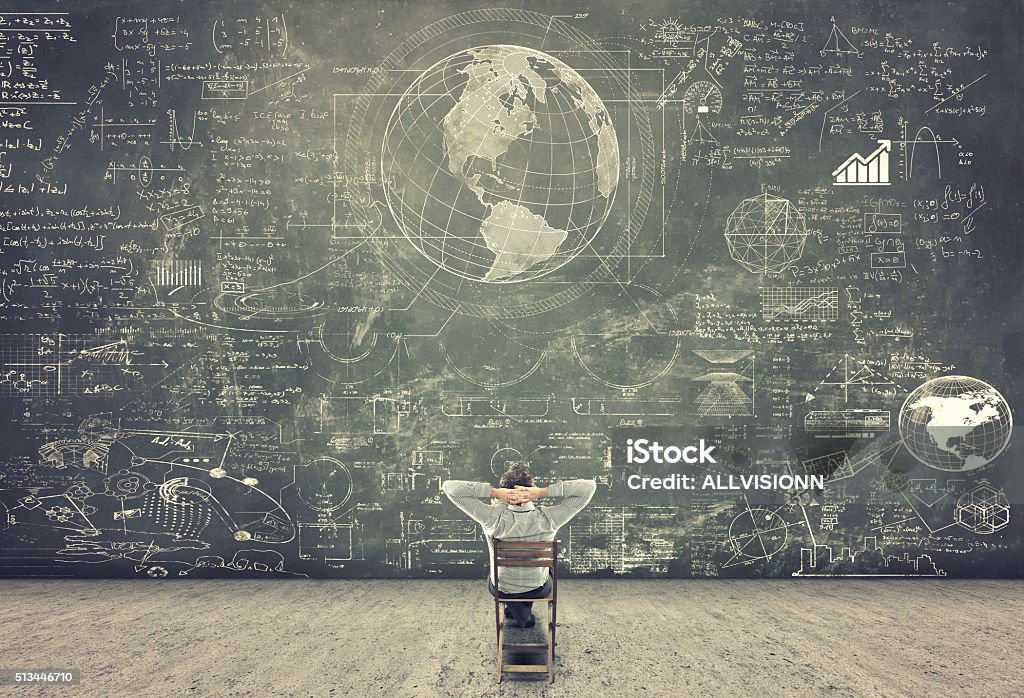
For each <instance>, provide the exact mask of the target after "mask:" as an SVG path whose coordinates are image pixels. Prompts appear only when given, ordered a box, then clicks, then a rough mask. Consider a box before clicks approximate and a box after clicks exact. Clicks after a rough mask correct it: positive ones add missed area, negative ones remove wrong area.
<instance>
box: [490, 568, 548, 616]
mask: <svg viewBox="0 0 1024 698" xmlns="http://www.w3.org/2000/svg"><path fill="white" fill-rule="evenodd" d="M487 590H488V591H489V592H491V596H493V597H495V598H497V597H498V596H499V595H500V596H502V597H504V598H506V599H543V598H544V597H545V596H547V595H548V594H550V593H551V577H548V581H546V582H544V586H540V587H537V588H536V589H531V590H530V591H524V592H521V593H519V594H510V593H508V592H505V591H502V592H500V594H499V591H498V590H497V589H495V588H494V580H493V579H491V578H488V579H487ZM532 611H533V604H532V603H507V604H505V617H506V618H511V619H512V620H514V621H515V622H516V625H518V626H519V627H520V628H525V627H526V624H527V623H528V622H529V621H530V616H531V615H533V613H532Z"/></svg>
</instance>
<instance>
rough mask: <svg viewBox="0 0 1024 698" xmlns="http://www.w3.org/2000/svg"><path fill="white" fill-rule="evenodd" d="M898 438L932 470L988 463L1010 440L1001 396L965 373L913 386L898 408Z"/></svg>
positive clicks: (958, 469)
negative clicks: (912, 389)
mask: <svg viewBox="0 0 1024 698" xmlns="http://www.w3.org/2000/svg"><path fill="white" fill-rule="evenodd" d="M899 427H900V438H901V439H902V440H903V445H904V446H906V447H907V450H908V451H910V453H911V455H913V456H914V458H916V459H917V460H919V461H921V462H922V463H924V464H925V465H927V466H929V467H931V468H935V469H936V470H946V471H952V472H962V471H967V470H974V469H976V468H980V467H982V466H984V465H988V464H989V463H991V462H992V461H993V460H995V458H996V456H998V455H999V454H1000V453H1002V452H1003V450H1004V449H1005V448H1006V446H1007V445H1008V444H1009V443H1010V432H1011V431H1012V429H1013V416H1012V415H1011V414H1010V406H1009V405H1008V404H1007V402H1006V398H1004V397H1003V396H1002V395H1000V394H999V391H998V390H996V389H995V388H993V387H992V386H991V385H989V384H988V383H985V382H984V381H980V380H978V379H977V378H970V377H969V376H942V377H939V378H933V379H931V380H930V381H928V382H927V383H923V384H922V385H920V386H918V387H917V389H916V390H914V392H912V393H910V395H908V396H907V399H906V400H905V401H904V403H903V407H902V408H901V409H900V417H899Z"/></svg>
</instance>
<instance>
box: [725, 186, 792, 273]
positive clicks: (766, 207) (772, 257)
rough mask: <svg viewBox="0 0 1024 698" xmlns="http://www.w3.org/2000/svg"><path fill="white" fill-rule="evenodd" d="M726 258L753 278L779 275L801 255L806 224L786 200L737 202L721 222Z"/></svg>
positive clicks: (763, 198) (764, 197)
mask: <svg viewBox="0 0 1024 698" xmlns="http://www.w3.org/2000/svg"><path fill="white" fill-rule="evenodd" d="M725 241H726V243H727V244H728V245H729V256H731V257H732V258H733V259H734V260H736V262H738V263H739V265H740V266H742V267H743V268H744V269H746V270H747V271H750V272H753V273H755V274H781V273H782V272H784V271H786V269H788V268H789V267H790V265H792V264H794V263H795V262H797V261H798V260H799V259H800V257H802V256H803V254H804V243H805V242H806V241H807V223H806V221H805V220H804V214H802V213H801V212H800V211H799V210H798V209H797V208H796V206H794V205H793V204H792V203H791V202H790V201H789V199H783V198H781V197H778V196H772V195H771V194H761V195H760V196H754V197H751V198H749V199H744V200H743V201H741V202H740V204H739V206H737V207H736V208H735V209H734V210H733V212H732V213H730V214H729V218H728V219H727V220H726V222H725Z"/></svg>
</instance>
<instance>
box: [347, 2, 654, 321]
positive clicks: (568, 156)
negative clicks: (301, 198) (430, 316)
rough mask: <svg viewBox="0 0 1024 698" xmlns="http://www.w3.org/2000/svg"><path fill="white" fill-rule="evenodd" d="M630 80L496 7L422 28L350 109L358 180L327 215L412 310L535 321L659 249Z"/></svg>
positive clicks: (591, 50) (532, 21)
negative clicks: (406, 297) (364, 246)
mask: <svg viewBox="0 0 1024 698" xmlns="http://www.w3.org/2000/svg"><path fill="white" fill-rule="evenodd" d="M637 80H639V77H638V76H636V75H634V74H633V71H632V70H631V69H630V68H629V66H628V62H627V63H623V62H621V61H620V60H619V55H618V54H617V53H616V52H615V51H609V50H608V49H607V48H606V47H603V46H602V45H600V44H598V43H597V42H595V41H594V40H593V39H592V38H590V37H588V36H587V35H586V34H584V33H583V32H581V31H580V30H578V29H577V28H575V27H574V26H573V25H572V23H571V22H566V21H563V20H562V19H559V18H557V17H550V16H548V15H544V14H540V13H536V12H530V11H526V10H516V9H504V8H491V9H481V10H468V11H465V12H460V13H458V14H455V15H452V16H450V17H447V18H445V19H444V20H442V21H439V22H435V23H433V24H430V25H428V26H425V27H424V28H423V29H421V30H420V31H418V32H416V33H415V34H413V35H411V36H410V37H409V38H408V39H406V41H404V42H402V43H401V44H399V45H398V46H397V47H396V48H395V50H394V51H392V52H391V54H389V55H388V57H387V58H386V59H385V60H384V61H383V62H381V64H380V66H379V70H378V71H375V72H374V74H373V76H372V77H371V78H370V79H369V80H368V82H367V84H366V85H365V87H364V89H363V91H362V92H361V93H360V95H359V97H358V98H357V99H356V101H355V103H354V104H353V106H352V116H351V119H350V127H349V128H348V129H347V131H346V132H345V135H344V138H345V148H344V153H345V156H344V167H345V168H346V169H347V170H349V171H351V172H365V173H366V176H365V177H360V178H358V181H356V182H354V183H353V184H352V185H351V186H350V188H349V191H348V192H347V196H346V198H345V200H344V201H340V200H339V201H335V212H334V215H335V217H336V218H338V219H342V218H344V219H346V220H351V221H352V223H351V225H353V226H356V227H358V229H359V231H360V234H361V235H363V236H364V237H365V238H366V239H367V240H368V242H369V249H371V250H372V251H373V253H374V255H375V257H376V258H378V259H379V260H380V261H381V263H382V265H383V266H384V267H385V268H386V270H387V271H388V273H389V274H390V275H391V276H393V277H394V278H395V279H396V280H398V282H399V283H400V284H401V285H402V286H404V287H406V288H408V289H409V292H410V294H411V296H412V297H414V298H416V299H417V300H422V301H427V302H430V303H433V304H435V305H437V306H439V307H441V308H444V309H446V310H451V311H454V312H456V313H459V314H461V315H468V316H472V317H478V318H489V319H503V320H515V321H525V322H530V323H535V324H544V320H541V319H539V318H541V317H542V316H543V317H545V318H547V317H553V315H548V314H549V313H553V311H556V310H558V309H560V308H562V307H564V306H566V305H568V304H570V303H577V304H581V305H586V304H588V303H591V302H593V301H592V298H593V294H592V293H591V292H592V291H593V289H594V288H595V287H597V286H598V285H599V284H601V283H603V282H607V281H608V280H609V278H610V277H613V276H615V275H616V274H617V273H620V272H621V270H620V269H619V266H621V265H620V262H621V260H623V259H627V258H628V259H630V260H631V264H632V265H633V266H632V267H631V271H632V273H633V274H636V273H638V272H639V271H640V268H641V267H642V266H643V265H644V264H645V263H646V262H645V260H646V258H647V257H646V256H647V255H651V254H654V251H655V250H660V245H661V243H662V241H661V239H660V237H659V235H660V229H658V230H655V227H656V226H651V227H645V226H644V221H645V220H646V218H647V213H648V211H649V209H650V204H651V200H652V192H653V190H654V186H655V183H656V169H655V166H656V162H657V158H656V155H655V149H654V133H653V131H652V128H651V118H650V114H649V112H648V110H647V109H646V108H641V107H638V106H636V105H635V104H634V101H633V100H632V99H631V96H632V95H634V94H635V93H636V91H637V90H638V89H639V88H638V86H637V84H635V83H636V81H637ZM367 168H371V169H367ZM627 182H628V186H626V183H627ZM620 185H621V186H620ZM553 321H554V320H553Z"/></svg>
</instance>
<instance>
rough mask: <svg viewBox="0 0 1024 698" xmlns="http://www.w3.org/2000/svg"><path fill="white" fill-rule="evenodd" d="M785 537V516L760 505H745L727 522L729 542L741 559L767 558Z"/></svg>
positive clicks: (787, 533)
mask: <svg viewBox="0 0 1024 698" xmlns="http://www.w3.org/2000/svg"><path fill="white" fill-rule="evenodd" d="M788 538H789V532H788V531H787V524H786V521H785V519H783V518H782V517H781V516H779V515H778V514H777V513H775V512H774V511H769V510H768V509H764V508H762V507H754V508H749V509H747V510H746V511H744V512H742V513H741V514H740V515H739V516H737V517H736V518H735V519H733V520H732V523H731V524H729V544H730V545H731V546H732V548H733V551H734V552H735V557H734V559H736V560H740V561H753V560H767V559H768V558H770V557H771V556H772V555H774V554H775V553H777V552H779V551H780V550H782V549H783V548H784V547H785V546H786V541H787V540H788Z"/></svg>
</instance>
